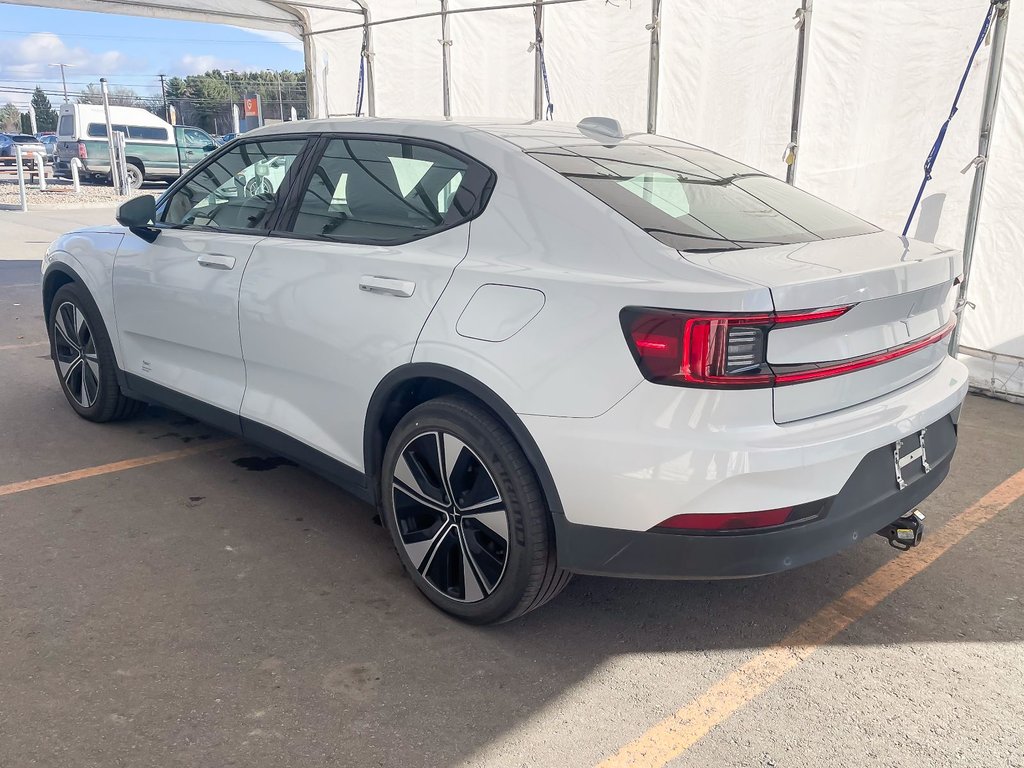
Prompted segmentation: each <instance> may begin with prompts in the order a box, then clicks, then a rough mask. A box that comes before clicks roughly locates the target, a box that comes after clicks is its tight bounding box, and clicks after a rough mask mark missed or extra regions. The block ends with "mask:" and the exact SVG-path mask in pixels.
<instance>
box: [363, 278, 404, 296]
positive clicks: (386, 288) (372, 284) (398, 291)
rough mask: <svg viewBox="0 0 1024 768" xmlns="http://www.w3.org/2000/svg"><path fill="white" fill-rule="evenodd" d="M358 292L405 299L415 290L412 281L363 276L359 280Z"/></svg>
mask: <svg viewBox="0 0 1024 768" xmlns="http://www.w3.org/2000/svg"><path fill="white" fill-rule="evenodd" d="M359 290H361V291H369V292H370V293H385V294H387V295H388V296H400V297H401V298H403V299H407V298H409V297H410V296H412V294H413V291H415V290H416V283H414V282H413V281H412V280H399V279H397V278H394V277H375V276H373V275H363V276H362V277H361V278H359Z"/></svg>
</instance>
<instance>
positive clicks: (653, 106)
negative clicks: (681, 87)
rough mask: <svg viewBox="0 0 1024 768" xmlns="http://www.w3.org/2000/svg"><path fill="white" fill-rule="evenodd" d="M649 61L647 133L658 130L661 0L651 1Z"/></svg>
mask: <svg viewBox="0 0 1024 768" xmlns="http://www.w3.org/2000/svg"><path fill="white" fill-rule="evenodd" d="M647 29H648V30H649V31H650V33H651V45H650V59H649V61H648V66H647V132H648V133H656V132H657V130H658V79H659V75H660V73H661V0H651V23H650V24H648V25H647Z"/></svg>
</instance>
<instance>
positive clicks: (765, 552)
mask: <svg viewBox="0 0 1024 768" xmlns="http://www.w3.org/2000/svg"><path fill="white" fill-rule="evenodd" d="M958 410H959V409H957V411H953V413H951V414H949V415H948V416H945V417H943V418H942V419H940V420H939V421H937V422H935V423H934V424H932V425H931V426H929V427H928V432H927V435H926V440H925V443H926V449H927V455H928V461H929V462H930V464H931V467H932V469H931V471H930V472H927V473H925V472H924V470H923V469H922V468H921V467H920V464H919V463H918V464H916V465H915V466H911V467H907V468H906V469H905V470H904V473H903V474H904V479H905V480H906V481H907V482H908V483H909V484H908V485H907V487H906V488H904V489H903V490H900V489H899V488H898V487H897V485H896V476H895V469H894V466H893V448H892V446H884V447H882V448H879V449H877V450H875V451H872V452H871V453H869V454H868V455H867V456H865V457H864V459H863V460H862V461H861V462H860V464H859V465H858V466H857V469H856V470H854V473H853V474H852V475H851V476H850V479H849V480H848V481H847V482H846V485H844V486H843V489H842V490H841V491H840V492H839V494H838V495H837V496H835V497H834V499H833V501H832V504H831V505H830V507H829V509H828V512H827V514H826V515H825V516H824V517H823V518H822V519H820V520H814V521H813V522H810V523H807V524H804V525H797V526H793V527H785V528H780V529H775V530H771V531H762V532H749V533H747V532H742V533H741V532H735V533H731V534H730V535H726V536H708V535H693V534H680V533H661V532H656V531H624V530H620V529H616V528H600V527H596V526H589V525H577V524H575V523H571V522H569V521H568V520H566V519H565V517H563V516H561V515H555V516H554V521H555V532H556V536H557V541H558V564H559V566H560V567H562V568H565V569H567V570H570V571H574V572H576V573H587V574H595V575H602V576H622V577H633V578H654V579H731V578H745V577H750V576H763V575H765V574H769V573H777V572H779V571H786V570H789V569H791V568H796V567H797V566H801V565H806V564H807V563H811V562H814V561H815V560H820V559H822V558H824V557H828V556H830V555H834V554H836V553H837V552H840V551H842V550H844V549H846V548H847V547H849V546H852V545H853V544H856V543H857V542H859V541H863V540H864V539H867V538H871V537H872V536H873V535H874V534H875V533H876V532H877V531H879V530H880V529H882V528H883V527H885V526H886V525H888V524H889V523H891V522H892V521H893V520H895V519H896V518H898V517H900V516H902V515H904V514H905V513H907V512H909V511H910V510H911V509H913V508H914V507H916V506H917V505H918V504H920V503H921V502H922V501H924V500H925V499H926V498H927V497H928V496H929V495H930V494H931V493H932V492H933V491H934V490H935V489H936V488H938V486H939V485H940V484H941V483H942V481H943V480H944V479H945V477H946V475H947V474H948V473H949V465H950V462H951V461H952V459H953V453H954V451H955V450H956V442H957V433H956V416H957V412H958ZM905 451H906V449H904V452H905ZM925 540H926V541H927V537H926V539H925Z"/></svg>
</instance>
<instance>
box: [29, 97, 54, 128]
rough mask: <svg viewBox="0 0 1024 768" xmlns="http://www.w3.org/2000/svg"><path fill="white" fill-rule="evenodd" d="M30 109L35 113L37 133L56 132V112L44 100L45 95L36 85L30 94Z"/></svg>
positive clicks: (47, 100)
mask: <svg viewBox="0 0 1024 768" xmlns="http://www.w3.org/2000/svg"><path fill="white" fill-rule="evenodd" d="M32 109H34V110H35V111H36V130H37V131H39V132H43V131H56V130H57V112H56V111H55V110H54V108H53V105H52V104H50V100H49V99H48V98H46V94H45V93H43V89H42V88H40V87H39V86H38V85H37V86H36V89H35V91H34V92H33V93H32Z"/></svg>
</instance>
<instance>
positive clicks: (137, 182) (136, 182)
mask: <svg viewBox="0 0 1024 768" xmlns="http://www.w3.org/2000/svg"><path fill="white" fill-rule="evenodd" d="M127 168H128V187H129V189H132V190H135V189H140V188H141V187H142V182H143V181H144V180H145V176H144V175H143V173H142V169H141V168H139V166H137V165H135V163H128V167H127Z"/></svg>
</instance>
